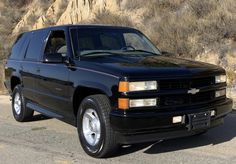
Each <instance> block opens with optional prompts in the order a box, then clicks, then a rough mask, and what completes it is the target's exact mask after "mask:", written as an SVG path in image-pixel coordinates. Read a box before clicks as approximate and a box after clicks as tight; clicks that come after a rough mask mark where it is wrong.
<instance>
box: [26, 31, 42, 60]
mask: <svg viewBox="0 0 236 164" xmlns="http://www.w3.org/2000/svg"><path fill="white" fill-rule="evenodd" d="M45 35H46V31H34V32H32V36H31V39H30V43H29V46H28V49H27V53H26V56H25V58H26V59H29V60H38V59H39V57H40V56H41V53H42V47H43V43H44V39H45Z"/></svg>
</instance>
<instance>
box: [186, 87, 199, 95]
mask: <svg viewBox="0 0 236 164" xmlns="http://www.w3.org/2000/svg"><path fill="white" fill-rule="evenodd" d="M199 91H200V89H197V88H191V89H190V90H188V93H189V94H192V95H195V94H196V93H198V92H199Z"/></svg>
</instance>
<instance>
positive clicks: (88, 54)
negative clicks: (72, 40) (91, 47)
mask: <svg viewBox="0 0 236 164" xmlns="http://www.w3.org/2000/svg"><path fill="white" fill-rule="evenodd" d="M97 54H108V55H117V53H114V52H110V51H93V52H87V53H84V54H81V55H80V56H103V55H97Z"/></svg>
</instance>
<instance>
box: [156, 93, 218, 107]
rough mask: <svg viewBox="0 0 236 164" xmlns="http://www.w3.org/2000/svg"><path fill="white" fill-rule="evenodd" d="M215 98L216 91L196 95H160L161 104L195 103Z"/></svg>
mask: <svg viewBox="0 0 236 164" xmlns="http://www.w3.org/2000/svg"><path fill="white" fill-rule="evenodd" d="M214 99H215V92H214V91H209V92H202V93H197V94H195V95H190V94H182V95H165V96H161V97H160V102H159V105H160V106H173V105H189V104H195V103H202V102H209V101H212V100H214Z"/></svg>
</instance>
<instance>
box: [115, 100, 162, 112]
mask: <svg viewBox="0 0 236 164" xmlns="http://www.w3.org/2000/svg"><path fill="white" fill-rule="evenodd" d="M158 101H159V99H158V98H148V99H128V98H119V99H118V108H119V109H123V110H126V109H129V108H136V107H153V106H156V105H157V102H158Z"/></svg>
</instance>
